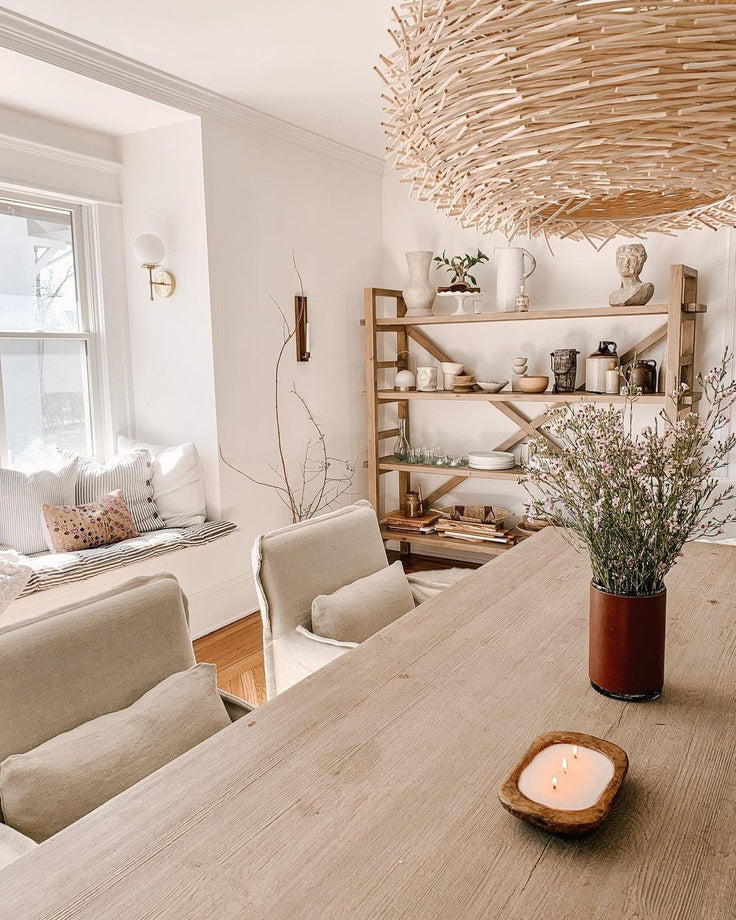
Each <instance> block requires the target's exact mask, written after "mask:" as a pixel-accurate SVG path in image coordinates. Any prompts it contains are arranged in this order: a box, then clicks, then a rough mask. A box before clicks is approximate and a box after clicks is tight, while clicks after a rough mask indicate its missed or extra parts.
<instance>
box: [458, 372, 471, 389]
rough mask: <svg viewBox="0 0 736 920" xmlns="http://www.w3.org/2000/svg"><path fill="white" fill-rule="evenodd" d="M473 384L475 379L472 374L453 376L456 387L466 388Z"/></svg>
mask: <svg viewBox="0 0 736 920" xmlns="http://www.w3.org/2000/svg"><path fill="white" fill-rule="evenodd" d="M473 383H475V377H474V376H473V374H455V386H456V387H467V386H470V385H471V384H473Z"/></svg>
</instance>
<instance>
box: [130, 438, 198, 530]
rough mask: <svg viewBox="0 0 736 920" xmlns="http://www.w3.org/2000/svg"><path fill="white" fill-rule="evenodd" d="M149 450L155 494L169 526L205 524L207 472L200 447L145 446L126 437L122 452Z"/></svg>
mask: <svg viewBox="0 0 736 920" xmlns="http://www.w3.org/2000/svg"><path fill="white" fill-rule="evenodd" d="M140 449H143V450H147V451H148V452H149V453H150V454H151V457H152V458H153V494H154V498H155V499H156V504H157V505H158V511H159V514H160V515H161V517H162V518H163V520H164V522H165V523H166V526H167V527H189V526H190V525H192V524H203V523H204V522H205V520H206V518H207V509H206V507H205V495H204V473H203V472H202V464H201V463H200V460H199V454H198V453H197V448H196V447H195V446H194V444H192V442H191V441H188V442H187V443H185V444H177V445H176V446H174V447H161V446H160V445H158V444H144V443H142V442H141V441H132V440H131V439H130V438H125V437H123V436H122V435H120V437H118V450H119V451H120V452H121V453H122V452H123V451H130V450H140Z"/></svg>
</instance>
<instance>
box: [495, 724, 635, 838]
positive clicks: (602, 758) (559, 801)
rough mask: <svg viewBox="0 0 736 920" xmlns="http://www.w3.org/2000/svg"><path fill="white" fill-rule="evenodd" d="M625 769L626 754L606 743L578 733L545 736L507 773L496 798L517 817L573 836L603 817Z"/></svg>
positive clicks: (552, 733)
mask: <svg viewBox="0 0 736 920" xmlns="http://www.w3.org/2000/svg"><path fill="white" fill-rule="evenodd" d="M628 768H629V758H628V757H627V756H626V751H624V750H622V748H620V747H618V746H617V745H615V744H611V742H610V741H604V740H603V739H602V738H596V737H595V736H594V735H585V734H583V733H582V732H546V733H545V734H544V735H540V736H539V737H538V738H537V739H536V740H535V741H534V742H533V743H532V745H531V747H530V748H529V749H528V750H527V751H526V753H525V754H524V756H523V757H522V758H521V760H520V761H519V762H518V763H517V765H516V766H515V767H514V769H513V770H512V771H511V773H510V774H509V776H508V778H507V779H506V782H505V783H504V784H503V786H501V789H500V791H499V793H498V798H499V800H500V802H501V804H502V805H503V807H504V808H505V809H506V811H509V812H511V814H512V815H514V816H515V817H517V818H521V819H522V820H524V821H529V822H530V823H531V824H534V825H536V826H537V827H541V828H542V829H543V830H545V831H549V832H550V833H552V834H561V835H563V836H567V837H577V836H580V835H581V834H587V833H589V832H590V831H592V830H595V829H596V828H597V827H598V826H599V825H600V824H601V823H602V822H603V820H604V819H605V818H606V816H607V815H608V812H609V811H610V810H611V806H612V805H613V800H614V798H615V797H616V794H617V793H618V791H619V789H620V788H621V783H622V782H623V781H624V777H625V776H626V771H627V770H628Z"/></svg>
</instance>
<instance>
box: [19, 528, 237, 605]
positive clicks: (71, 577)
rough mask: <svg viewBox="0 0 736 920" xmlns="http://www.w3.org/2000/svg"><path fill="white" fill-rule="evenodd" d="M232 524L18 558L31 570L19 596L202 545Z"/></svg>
mask: <svg viewBox="0 0 736 920" xmlns="http://www.w3.org/2000/svg"><path fill="white" fill-rule="evenodd" d="M235 529H236V525H235V524H232V523H230V522H229V521H205V523H204V524H195V525H194V526H192V527H172V528H168V529H166V530H153V531H150V532H148V533H144V534H141V536H140V537H134V538H133V539H131V540H123V542H122V543H114V544H113V545H112V546H98V547H95V549H85V550H80V551H79V552H75V553H34V554H33V555H30V556H21V557H20V560H21V561H22V562H27V563H28V564H29V565H30V566H31V567H32V568H33V574H32V575H31V577H30V579H29V581H28V584H27V585H26V587H25V589H24V591H23V592H22V594H21V595H20V597H25V596H26V595H28V594H34V593H35V592H36V591H45V590H47V589H48V588H55V587H57V585H66V584H69V582H73V581H81V580H82V579H85V578H92V577H93V576H94V575H99V574H101V573H102V572H107V571H109V570H110V569H116V568H119V567H120V566H123V565H131V564H132V563H134V562H139V561H140V560H141V559H149V558H151V557H152V556H160V555H161V554H162V553H169V552H171V551H172V550H175V549H182V548H184V547H187V546H203V545H204V544H205V543H211V542H212V541H213V540H217V539H219V538H220V537H224V536H225V535H226V534H229V533H232V532H233V531H234V530H235Z"/></svg>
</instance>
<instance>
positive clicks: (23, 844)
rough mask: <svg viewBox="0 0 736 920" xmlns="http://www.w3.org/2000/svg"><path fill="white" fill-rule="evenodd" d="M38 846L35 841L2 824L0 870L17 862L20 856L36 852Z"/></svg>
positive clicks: (0, 830) (0, 826)
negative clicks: (32, 851)
mask: <svg viewBox="0 0 736 920" xmlns="http://www.w3.org/2000/svg"><path fill="white" fill-rule="evenodd" d="M37 846H38V844H37V843H36V841H35V840H31V838H30V837H26V836H24V835H23V834H20V833H19V832H18V831H16V830H14V829H13V828H12V827H8V826H7V824H1V823H0V869H3V868H4V867H5V866H9V865H10V864H11V863H12V862H15V860H16V859H18V857H19V856H23V855H24V854H25V853H30V851H31V850H35V848H36V847H37Z"/></svg>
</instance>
